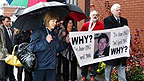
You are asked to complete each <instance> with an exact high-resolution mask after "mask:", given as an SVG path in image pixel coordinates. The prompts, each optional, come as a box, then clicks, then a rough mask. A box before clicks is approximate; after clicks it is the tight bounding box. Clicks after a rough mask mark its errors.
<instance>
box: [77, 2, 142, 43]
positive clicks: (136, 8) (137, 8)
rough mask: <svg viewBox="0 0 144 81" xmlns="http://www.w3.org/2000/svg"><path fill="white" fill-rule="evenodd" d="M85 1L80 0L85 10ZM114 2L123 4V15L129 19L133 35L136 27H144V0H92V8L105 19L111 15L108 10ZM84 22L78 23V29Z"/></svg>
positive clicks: (79, 3) (80, 4)
mask: <svg viewBox="0 0 144 81" xmlns="http://www.w3.org/2000/svg"><path fill="white" fill-rule="evenodd" d="M84 1H85V0H78V5H79V6H80V7H81V8H82V9H83V11H85V10H84V8H83V6H85V3H84ZM106 1H108V2H106ZM106 3H107V4H106ZM114 3H119V4H120V5H121V8H122V16H123V17H125V18H127V19H128V24H129V27H130V30H131V34H132V35H134V34H135V33H136V31H135V30H136V29H139V30H143V29H144V0H90V4H91V7H90V9H96V10H97V11H98V12H99V14H100V18H101V20H103V19H104V18H105V17H107V16H108V15H109V12H108V11H107V10H108V9H109V8H110V7H111V6H112V5H113V4H114ZM105 6H107V7H105ZM82 24H83V23H80V24H79V25H78V29H80V28H81V26H82ZM140 35H141V36H144V34H143V32H141V34H140ZM143 41H144V40H143Z"/></svg>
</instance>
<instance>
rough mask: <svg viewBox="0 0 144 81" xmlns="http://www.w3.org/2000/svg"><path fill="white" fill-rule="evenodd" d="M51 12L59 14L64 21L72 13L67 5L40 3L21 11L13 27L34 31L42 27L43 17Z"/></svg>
mask: <svg viewBox="0 0 144 81" xmlns="http://www.w3.org/2000/svg"><path fill="white" fill-rule="evenodd" d="M47 11H51V12H54V13H57V14H58V15H59V17H60V20H62V19H63V18H64V17H65V16H67V15H68V14H69V13H70V11H69V10H68V6H67V5H66V4H63V3H60V2H56V1H54V2H40V3H37V4H35V5H33V6H31V7H28V8H26V9H24V10H20V11H18V12H17V13H16V15H20V16H19V17H18V18H17V19H16V21H15V22H14V23H13V27H15V28H18V29H20V30H32V29H36V28H38V27H40V25H41V24H42V23H43V22H42V16H43V14H44V13H45V12H47Z"/></svg>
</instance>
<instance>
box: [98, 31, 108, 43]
mask: <svg viewBox="0 0 144 81" xmlns="http://www.w3.org/2000/svg"><path fill="white" fill-rule="evenodd" d="M102 38H105V39H106V42H107V43H108V42H109V38H108V36H107V35H106V34H105V33H101V35H100V36H99V38H98V43H99V41H100V39H102Z"/></svg>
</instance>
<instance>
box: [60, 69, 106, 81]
mask: <svg viewBox="0 0 144 81" xmlns="http://www.w3.org/2000/svg"><path fill="white" fill-rule="evenodd" d="M77 75H78V76H77V80H76V81H81V69H80V67H77ZM95 79H96V80H97V81H104V76H101V75H96V77H95ZM57 81H63V80H62V75H57ZM69 81H70V80H69ZM87 81H90V76H89V75H88V76H87Z"/></svg>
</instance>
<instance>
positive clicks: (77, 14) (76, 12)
mask: <svg viewBox="0 0 144 81" xmlns="http://www.w3.org/2000/svg"><path fill="white" fill-rule="evenodd" d="M67 5H68V9H69V10H70V11H71V13H70V14H69V15H67V16H66V17H65V18H73V19H74V20H75V21H81V20H82V19H87V17H86V15H85V14H84V13H83V11H82V10H81V8H80V7H79V6H77V5H74V4H69V3H67Z"/></svg>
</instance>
